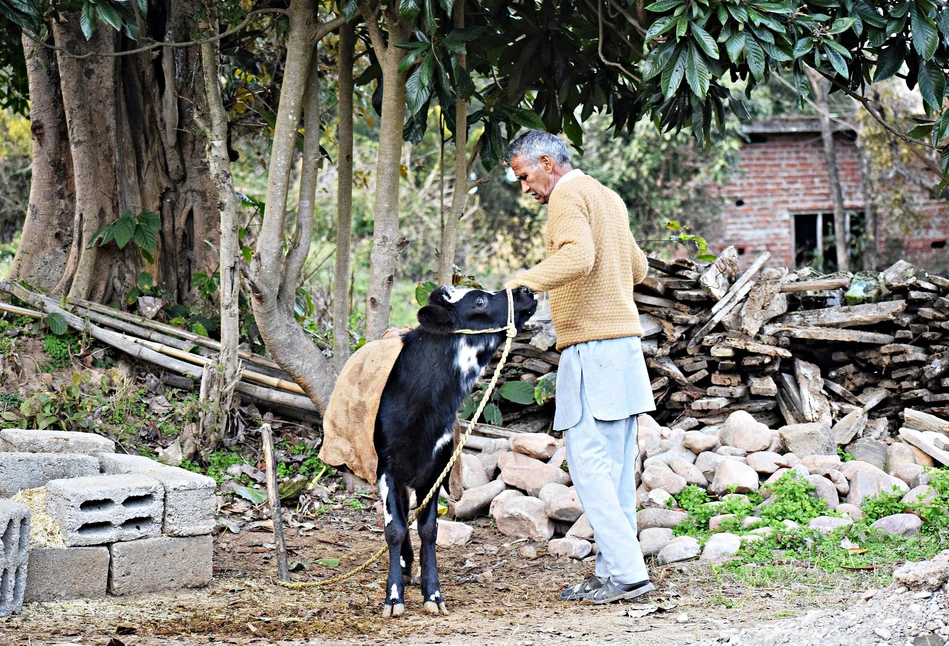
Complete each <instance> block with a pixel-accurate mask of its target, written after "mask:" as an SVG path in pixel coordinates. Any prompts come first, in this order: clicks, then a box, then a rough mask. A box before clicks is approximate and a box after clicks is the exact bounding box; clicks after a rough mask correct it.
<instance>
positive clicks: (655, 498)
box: [636, 489, 675, 509]
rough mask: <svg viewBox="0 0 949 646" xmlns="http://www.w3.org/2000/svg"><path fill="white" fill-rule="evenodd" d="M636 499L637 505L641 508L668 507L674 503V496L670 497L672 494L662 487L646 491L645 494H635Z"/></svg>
mask: <svg viewBox="0 0 949 646" xmlns="http://www.w3.org/2000/svg"><path fill="white" fill-rule="evenodd" d="M636 500H637V501H639V506H640V507H642V508H643V509H654V508H658V509H668V508H669V507H670V506H671V505H674V504H675V498H673V497H672V494H670V493H669V492H668V491H663V490H662V489H653V490H652V491H647V492H646V495H645V496H642V497H640V496H637V497H636Z"/></svg>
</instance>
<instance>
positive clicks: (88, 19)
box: [79, 2, 96, 40]
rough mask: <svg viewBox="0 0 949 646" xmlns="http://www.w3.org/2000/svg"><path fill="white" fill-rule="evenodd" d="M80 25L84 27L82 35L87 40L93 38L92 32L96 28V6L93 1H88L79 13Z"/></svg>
mask: <svg viewBox="0 0 949 646" xmlns="http://www.w3.org/2000/svg"><path fill="white" fill-rule="evenodd" d="M79 27H80V28H81V29H82V35H83V36H85V37H86V40H89V39H90V38H92V33H93V32H94V31H95V30H96V6H95V5H94V4H92V3H91V2H86V4H84V5H83V6H82V13H81V14H80V15H79Z"/></svg>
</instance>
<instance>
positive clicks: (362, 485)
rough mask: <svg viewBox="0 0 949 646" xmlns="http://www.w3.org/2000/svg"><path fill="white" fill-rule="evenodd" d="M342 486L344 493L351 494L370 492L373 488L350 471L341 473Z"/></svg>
mask: <svg viewBox="0 0 949 646" xmlns="http://www.w3.org/2000/svg"><path fill="white" fill-rule="evenodd" d="M343 486H344V487H345V488H346V491H351V492H352V493H356V492H359V491H371V490H372V489H374V488H375V487H373V486H372V485H371V484H369V482H368V481H366V480H363V479H362V478H360V477H359V476H357V475H356V474H355V473H352V472H351V471H343Z"/></svg>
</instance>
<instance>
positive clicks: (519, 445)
mask: <svg viewBox="0 0 949 646" xmlns="http://www.w3.org/2000/svg"><path fill="white" fill-rule="evenodd" d="M508 443H509V444H510V445H511V450H512V451H514V452H516V453H521V454H523V455H526V456H529V457H532V458H536V459H538V460H549V459H550V458H551V457H552V456H553V454H554V452H555V451H556V450H557V440H556V439H555V438H553V437H551V436H549V435H547V434H546V433H516V434H515V435H512V436H511V437H510V439H508Z"/></svg>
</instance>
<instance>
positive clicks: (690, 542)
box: [656, 536, 702, 565]
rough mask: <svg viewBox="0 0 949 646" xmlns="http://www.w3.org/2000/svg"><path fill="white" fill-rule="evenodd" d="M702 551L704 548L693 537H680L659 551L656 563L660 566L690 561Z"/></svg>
mask: <svg viewBox="0 0 949 646" xmlns="http://www.w3.org/2000/svg"><path fill="white" fill-rule="evenodd" d="M701 551H702V548H701V547H699V542H698V541H697V540H696V539H694V538H692V537H691V536H679V537H678V538H673V539H672V540H671V541H669V543H667V544H666V546H665V547H663V548H662V549H661V550H659V554H658V555H657V556H656V561H657V562H658V563H659V565H666V564H667V563H677V562H679V561H688V560H689V559H694V558H695V557H696V556H698V555H699V553H700V552H701Z"/></svg>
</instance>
